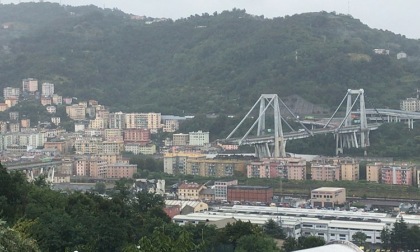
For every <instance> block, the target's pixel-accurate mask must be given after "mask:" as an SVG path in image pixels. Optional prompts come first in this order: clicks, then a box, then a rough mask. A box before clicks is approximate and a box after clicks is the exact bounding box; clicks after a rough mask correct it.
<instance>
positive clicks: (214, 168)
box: [185, 158, 248, 178]
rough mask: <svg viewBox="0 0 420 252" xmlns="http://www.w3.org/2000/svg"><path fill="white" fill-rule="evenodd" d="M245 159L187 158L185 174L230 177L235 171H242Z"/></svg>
mask: <svg viewBox="0 0 420 252" xmlns="http://www.w3.org/2000/svg"><path fill="white" fill-rule="evenodd" d="M247 162H248V161H247V160H232V159H230V160H224V159H206V158H188V159H187V162H186V165H187V166H186V172H185V174H190V175H196V176H202V177H217V178H220V177H232V176H233V175H234V173H235V171H237V172H240V173H244V171H245V169H246V168H245V167H246V164H247Z"/></svg>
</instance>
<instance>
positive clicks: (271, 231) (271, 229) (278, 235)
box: [263, 219, 286, 239]
mask: <svg viewBox="0 0 420 252" xmlns="http://www.w3.org/2000/svg"><path fill="white" fill-rule="evenodd" d="M263 231H264V233H265V234H267V235H268V236H271V237H273V238H275V239H284V238H286V234H285V233H284V231H283V228H282V227H281V226H280V225H279V223H278V222H275V221H274V220H273V219H269V220H268V221H267V222H266V223H264V225H263Z"/></svg>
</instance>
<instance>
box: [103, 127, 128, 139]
mask: <svg viewBox="0 0 420 252" xmlns="http://www.w3.org/2000/svg"><path fill="white" fill-rule="evenodd" d="M103 136H104V139H105V141H124V138H123V131H122V130H121V129H118V128H117V129H115V128H113V129H105V130H104V134H103Z"/></svg>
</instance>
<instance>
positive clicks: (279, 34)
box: [0, 3, 420, 114]
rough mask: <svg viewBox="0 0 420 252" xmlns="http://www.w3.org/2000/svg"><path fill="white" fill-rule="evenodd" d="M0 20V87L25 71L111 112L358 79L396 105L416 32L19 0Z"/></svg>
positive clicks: (175, 107) (334, 99)
mask: <svg viewBox="0 0 420 252" xmlns="http://www.w3.org/2000/svg"><path fill="white" fill-rule="evenodd" d="M0 23H1V24H5V23H7V24H12V25H11V27H10V28H8V29H0V43H1V45H2V46H1V47H0V49H1V53H0V84H1V87H5V86H20V85H21V84H20V83H21V79H23V78H27V77H33V78H37V79H39V80H40V81H41V82H42V81H49V82H53V83H55V84H56V90H57V91H58V92H59V93H61V94H63V95H67V96H76V97H79V98H82V99H89V98H91V99H92V98H93V99H97V100H99V101H100V103H102V104H105V105H109V106H111V107H112V109H113V110H123V111H160V112H162V113H177V114H181V113H182V112H185V113H225V114H235V113H243V112H244V111H245V110H248V109H249V108H250V106H252V104H253V103H254V102H255V101H256V99H258V97H259V95H260V94H262V93H277V94H279V95H280V97H287V96H290V95H299V96H301V97H303V98H304V99H306V100H307V101H309V102H312V103H314V104H317V105H321V106H326V107H329V108H333V107H336V106H337V105H338V103H339V102H340V101H341V99H342V97H343V96H344V94H345V92H346V90H347V89H348V88H353V89H358V88H364V89H365V91H366V94H367V100H368V105H369V106H376V107H398V106H399V99H402V98H405V97H407V96H411V95H412V93H413V92H414V91H415V89H416V88H417V87H418V86H419V85H418V84H419V82H420V71H419V70H420V57H419V56H420V50H419V49H420V41H418V40H412V39H406V38H405V37H404V36H401V35H396V34H393V33H391V32H388V31H380V30H375V29H371V28H369V27H368V26H366V25H364V24H363V23H361V22H360V21H359V20H357V19H353V18H352V17H350V16H347V15H337V14H335V13H326V12H322V13H308V14H302V15H294V16H287V17H285V18H274V19H266V18H264V17H263V16H253V15H250V14H247V13H246V12H245V11H244V10H239V9H234V10H232V11H224V12H222V13H213V14H207V13H205V14H202V15H195V16H191V17H189V18H186V19H180V20H175V21H174V20H164V21H162V20H160V21H159V20H157V19H153V18H146V19H144V20H134V19H132V18H131V17H130V15H128V14H125V13H123V12H121V11H119V10H110V9H100V8H97V7H94V6H85V7H69V6H60V5H59V4H52V3H22V4H18V5H0ZM374 48H385V49H388V50H390V55H376V54H374V53H373V49H374ZM400 51H404V52H406V53H407V55H408V56H409V57H408V59H404V60H397V59H396V54H397V53H398V52H400ZM370 104H372V105H370Z"/></svg>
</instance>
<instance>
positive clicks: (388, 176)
mask: <svg viewBox="0 0 420 252" xmlns="http://www.w3.org/2000/svg"><path fill="white" fill-rule="evenodd" d="M381 181H382V183H384V184H390V185H412V184H413V170H412V168H410V167H402V166H384V167H382V169H381Z"/></svg>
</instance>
